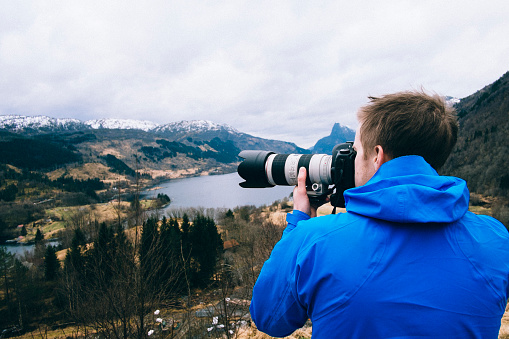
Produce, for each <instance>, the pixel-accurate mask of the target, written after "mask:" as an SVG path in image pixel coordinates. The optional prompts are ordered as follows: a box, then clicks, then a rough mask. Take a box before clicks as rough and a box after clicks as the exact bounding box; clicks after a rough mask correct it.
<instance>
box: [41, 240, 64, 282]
mask: <svg viewBox="0 0 509 339" xmlns="http://www.w3.org/2000/svg"><path fill="white" fill-rule="evenodd" d="M59 271H60V263H59V262H58V258H57V254H56V251H55V248H54V247H53V246H48V247H46V255H45V256H44V276H45V278H46V280H47V281H53V280H55V278H56V277H57V276H58V273H59Z"/></svg>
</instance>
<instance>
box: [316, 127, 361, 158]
mask: <svg viewBox="0 0 509 339" xmlns="http://www.w3.org/2000/svg"><path fill="white" fill-rule="evenodd" d="M354 139H355V131H354V130H353V129H351V128H349V127H346V126H342V125H341V124H339V123H335V124H334V126H333V127H332V131H331V133H330V135H329V136H326V137H324V138H321V139H320V140H318V141H317V143H316V144H315V145H314V146H313V147H311V149H310V150H311V151H312V152H313V153H315V154H316V153H325V154H331V152H332V149H333V148H334V146H336V145H337V144H341V143H344V142H346V141H353V140H354Z"/></svg>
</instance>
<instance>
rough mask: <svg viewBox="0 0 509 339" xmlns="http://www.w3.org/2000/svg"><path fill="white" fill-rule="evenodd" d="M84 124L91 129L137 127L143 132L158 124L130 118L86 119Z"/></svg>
mask: <svg viewBox="0 0 509 339" xmlns="http://www.w3.org/2000/svg"><path fill="white" fill-rule="evenodd" d="M84 124H85V125H87V126H90V128H92V129H139V130H142V131H145V132H148V131H150V130H152V129H154V128H156V127H157V126H158V125H157V124H155V123H153V122H151V121H147V120H132V119H98V120H88V121H85V122H84Z"/></svg>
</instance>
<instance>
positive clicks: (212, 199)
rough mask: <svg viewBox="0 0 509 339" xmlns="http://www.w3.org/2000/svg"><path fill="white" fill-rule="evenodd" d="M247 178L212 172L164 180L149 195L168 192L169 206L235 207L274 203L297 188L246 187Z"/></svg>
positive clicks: (153, 195)
mask: <svg viewBox="0 0 509 339" xmlns="http://www.w3.org/2000/svg"><path fill="white" fill-rule="evenodd" d="M242 181H244V180H243V179H242V178H241V177H240V176H239V175H238V174H237V173H236V172H235V173H230V174H222V175H208V176H199V177H191V178H184V179H174V180H170V181H168V182H164V183H162V184H160V185H159V186H158V188H157V189H152V190H149V191H146V192H145V194H144V196H145V197H148V198H150V197H157V194H159V193H162V194H166V195H168V196H169V197H170V199H171V204H170V206H169V208H173V207H183V208H185V207H205V208H235V207H237V206H245V205H255V206H257V207H259V206H262V205H270V204H271V203H273V202H274V201H276V200H280V199H283V198H285V197H288V196H289V195H290V193H291V192H292V190H293V187H289V186H275V187H271V188H242V187H240V186H239V183H240V182H242Z"/></svg>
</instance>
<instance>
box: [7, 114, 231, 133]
mask: <svg viewBox="0 0 509 339" xmlns="http://www.w3.org/2000/svg"><path fill="white" fill-rule="evenodd" d="M0 129H7V130H10V131H13V132H21V131H24V130H27V129H32V130H40V131H46V132H47V131H54V130H60V131H62V130H86V129H134V130H142V131H145V132H151V131H153V132H171V133H175V132H177V133H178V132H184V133H186V132H206V131H219V130H224V131H227V132H230V133H240V132H238V131H237V130H236V129H235V128H233V127H231V126H229V125H225V124H223V125H221V124H217V123H214V122H212V121H208V120H183V121H176V122H171V123H168V124H165V125H159V124H156V123H153V122H151V121H148V120H133V119H96V120H87V121H85V122H83V121H80V120H78V119H56V118H50V117H47V116H24V115H0Z"/></svg>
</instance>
